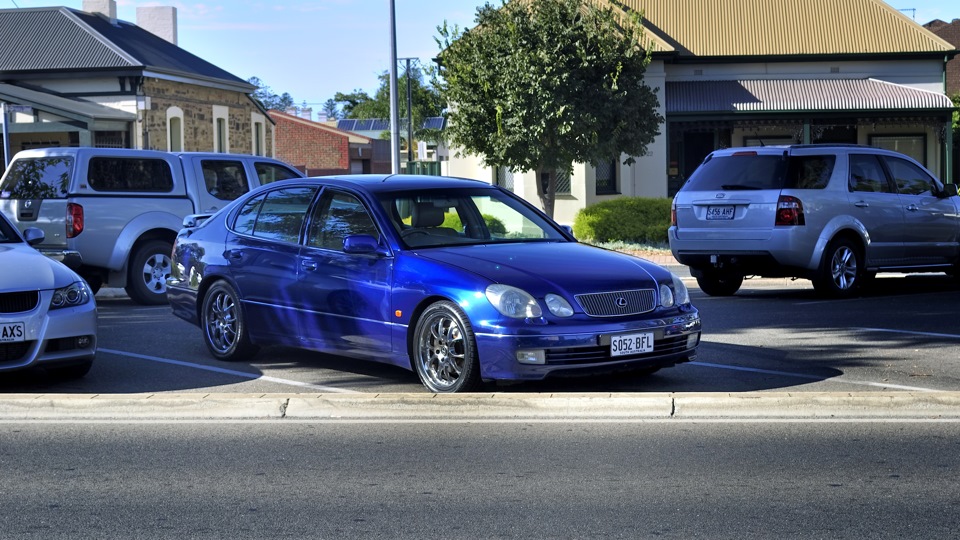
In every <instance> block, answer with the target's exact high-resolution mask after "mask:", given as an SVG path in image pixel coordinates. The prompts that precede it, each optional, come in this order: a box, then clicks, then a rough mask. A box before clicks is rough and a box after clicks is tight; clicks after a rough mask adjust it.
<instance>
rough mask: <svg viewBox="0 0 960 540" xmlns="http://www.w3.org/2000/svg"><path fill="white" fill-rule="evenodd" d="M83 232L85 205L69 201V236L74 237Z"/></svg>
mask: <svg viewBox="0 0 960 540" xmlns="http://www.w3.org/2000/svg"><path fill="white" fill-rule="evenodd" d="M82 232H83V207H82V206H80V205H79V204H76V203H67V238H74V237H75V236H77V235H78V234H80V233H82Z"/></svg>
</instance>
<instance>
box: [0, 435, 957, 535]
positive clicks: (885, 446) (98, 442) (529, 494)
mask: <svg viewBox="0 0 960 540" xmlns="http://www.w3.org/2000/svg"><path fill="white" fill-rule="evenodd" d="M958 435H960V424H958V423H956V422H866V423H864V422H842V423H838V422H829V421H827V422H815V423H810V422H789V423H786V422H772V423H771V422H764V423H757V422H678V421H676V420H672V421H666V422H617V423H571V422H565V423H549V422H537V421H523V422H492V423H468V422H447V423H444V422H427V423H408V422H399V423H392V422H377V423H364V422H360V423H357V422H304V423H301V422H290V421H282V422H250V423H228V422H227V423H225V422H218V423H209V422H203V423H190V422H178V423H153V422H151V423H122V422H119V423H118V422H111V423H103V422H97V423H37V422H32V423H4V422H0V468H2V470H3V482H2V484H0V508H2V509H3V511H2V512H0V531H2V533H0V535H2V536H3V537H5V538H17V539H23V540H29V539H44V540H50V539H56V538H70V539H83V538H97V539H114V538H116V539H128V538H144V539H148V538H237V539H240V538H418V539H429V538H444V539H456V538H470V539H476V538H529V539H538V538H551V539H552V538H677V539H689V538H711V539H726V538H730V539H750V538H763V539H767V538H846V539H880V538H953V537H956V531H957V530H958V529H960V513H958V512H957V505H958V504H960V483H958V482H957V477H958V474H960V451H958V450H960V437H958Z"/></svg>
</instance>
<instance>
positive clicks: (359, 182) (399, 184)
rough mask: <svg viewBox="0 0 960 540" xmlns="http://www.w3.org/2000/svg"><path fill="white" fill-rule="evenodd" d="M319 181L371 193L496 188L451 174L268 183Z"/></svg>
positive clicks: (316, 178) (347, 176) (315, 179)
mask: <svg viewBox="0 0 960 540" xmlns="http://www.w3.org/2000/svg"><path fill="white" fill-rule="evenodd" d="M303 182H310V183H314V182H315V183H318V184H325V185H329V186H340V187H351V188H354V189H360V190H363V191H368V192H371V193H377V192H386V191H408V190H424V189H437V188H438V189H444V188H447V189H451V188H472V189H477V188H480V189H483V188H490V189H496V188H495V187H494V186H492V185H491V184H490V183H488V182H483V181H480V180H471V179H468V178H456V177H451V176H427V175H419V174H345V175H336V176H314V177H309V178H300V179H290V180H281V181H279V182H273V183H271V184H267V185H268V186H276V185H279V184H283V183H301V184H302V183H303Z"/></svg>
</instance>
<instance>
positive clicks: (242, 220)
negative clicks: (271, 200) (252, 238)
mask: <svg viewBox="0 0 960 540" xmlns="http://www.w3.org/2000/svg"><path fill="white" fill-rule="evenodd" d="M265 198H266V197H265V196H263V195H261V196H259V197H254V198H252V199H250V200H249V201H247V202H246V203H244V205H243V207H242V208H240V211H239V212H237V217H235V218H234V219H233V230H235V231H237V232H238V233H240V234H253V227H254V225H256V224H257V214H259V213H260V205H261V204H263V200H264V199H265Z"/></svg>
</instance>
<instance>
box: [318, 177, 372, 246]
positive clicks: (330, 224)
mask: <svg viewBox="0 0 960 540" xmlns="http://www.w3.org/2000/svg"><path fill="white" fill-rule="evenodd" d="M355 234H369V235H370V236H373V237H375V238H376V237H378V236H379V234H380V233H379V232H377V227H376V225H374V224H373V220H372V219H371V218H370V214H369V213H367V209H366V208H364V206H363V203H361V202H360V200H359V199H357V198H356V197H354V196H353V195H350V194H349V193H342V192H337V191H333V190H328V191H327V192H326V193H324V195H323V197H322V198H321V200H320V204H318V205H317V207H316V210H315V211H314V214H313V216H312V217H311V225H310V232H309V234H308V236H307V244H308V245H310V246H313V247H320V248H326V249H333V250H336V251H343V239H344V238H346V237H347V236H351V235H355Z"/></svg>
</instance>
